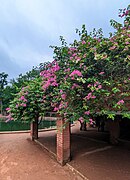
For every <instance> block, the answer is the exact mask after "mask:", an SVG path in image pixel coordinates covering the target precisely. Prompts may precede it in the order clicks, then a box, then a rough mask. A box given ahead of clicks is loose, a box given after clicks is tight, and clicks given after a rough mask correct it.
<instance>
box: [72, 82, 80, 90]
mask: <svg viewBox="0 0 130 180" xmlns="http://www.w3.org/2000/svg"><path fill="white" fill-rule="evenodd" d="M76 87H79V85H78V84H75V83H74V84H73V86H72V87H71V89H74V88H76Z"/></svg>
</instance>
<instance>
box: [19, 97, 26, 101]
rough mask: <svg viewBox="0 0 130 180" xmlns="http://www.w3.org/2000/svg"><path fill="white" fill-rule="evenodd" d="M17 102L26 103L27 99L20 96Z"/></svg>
mask: <svg viewBox="0 0 130 180" xmlns="http://www.w3.org/2000/svg"><path fill="white" fill-rule="evenodd" d="M19 100H22V101H24V102H27V99H26V98H25V97H24V96H21V97H20V98H19Z"/></svg>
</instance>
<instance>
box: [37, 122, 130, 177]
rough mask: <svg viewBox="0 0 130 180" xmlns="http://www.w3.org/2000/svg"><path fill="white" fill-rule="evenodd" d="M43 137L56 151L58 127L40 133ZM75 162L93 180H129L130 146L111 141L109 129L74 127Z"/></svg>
mask: <svg viewBox="0 0 130 180" xmlns="http://www.w3.org/2000/svg"><path fill="white" fill-rule="evenodd" d="M39 136H40V137H39V141H40V142H41V143H43V144H44V145H45V146H46V147H47V148H48V149H49V150H51V151H52V152H53V153H56V131H51V132H42V133H39ZM71 153H72V154H71V155H72V161H71V162H69V164H70V165H71V166H73V167H74V168H75V169H77V170H78V171H80V172H81V173H82V174H83V175H85V176H86V177H87V178H88V179H90V180H99V179H103V180H105V179H106V180H108V179H110V180H117V179H118V180H122V179H125V180H129V179H130V170H129V169H130V149H129V148H126V147H125V146H111V145H110V144H108V133H103V134H102V133H100V132H97V131H92V130H89V131H86V132H83V131H79V125H78V124H76V125H75V126H74V127H72V134H71Z"/></svg>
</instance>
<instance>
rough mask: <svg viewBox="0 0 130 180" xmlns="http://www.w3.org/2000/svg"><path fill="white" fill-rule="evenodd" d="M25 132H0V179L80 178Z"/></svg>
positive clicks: (67, 179)
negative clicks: (29, 138) (31, 139)
mask: <svg viewBox="0 0 130 180" xmlns="http://www.w3.org/2000/svg"><path fill="white" fill-rule="evenodd" d="M28 137H29V134H28V133H25V134H9V135H8V134H0V180H81V177H79V176H78V175H75V174H74V173H72V171H71V170H70V169H69V168H68V167H67V166H64V167H61V166H60V165H59V164H58V163H57V162H56V161H55V160H54V159H52V158H50V156H49V155H48V153H47V152H45V150H44V149H43V148H41V147H40V146H39V145H37V144H36V143H34V142H31V141H30V140H28V139H27V138H28Z"/></svg>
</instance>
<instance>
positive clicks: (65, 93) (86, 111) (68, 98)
mask: <svg viewBox="0 0 130 180" xmlns="http://www.w3.org/2000/svg"><path fill="white" fill-rule="evenodd" d="M120 13H123V14H120V16H121V17H125V20H124V24H119V23H117V22H116V21H114V20H112V21H111V25H112V26H113V27H114V28H115V29H116V32H115V33H114V34H111V35H110V38H104V37H103V35H102V31H101V29H100V30H99V31H95V30H94V31H93V33H90V34H88V33H87V31H86V29H85V26H83V28H82V32H80V31H78V33H79V35H80V40H79V41H76V40H75V41H74V43H73V44H71V45H70V46H67V45H66V42H65V41H64V39H63V38H62V37H61V42H62V46H61V47H54V53H55V61H54V62H53V63H52V64H51V65H50V66H52V67H50V66H49V67H48V70H47V71H43V72H42V73H41V76H43V83H44V86H43V89H44V91H46V90H47V89H49V88H50V87H51V88H52V86H53V88H52V91H51V94H48V96H50V95H51V106H52V107H54V109H53V110H54V111H57V112H58V113H60V114H61V115H64V116H65V117H66V119H69V120H70V118H72V119H73V120H77V119H79V120H81V121H84V120H89V121H90V122H91V123H92V122H93V120H92V117H93V116H96V115H97V114H98V113H100V114H106V115H107V116H108V118H111V119H114V117H115V115H116V114H117V113H118V112H121V113H122V115H123V116H124V117H129V118H130V115H129V113H128V111H129V101H128V100H127V99H128V97H129V96H130V77H129V72H130V55H129V50H130V33H129V32H130V20H129V19H130V18H129V16H130V11H129V7H128V10H126V9H125V10H123V11H121V12H120Z"/></svg>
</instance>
